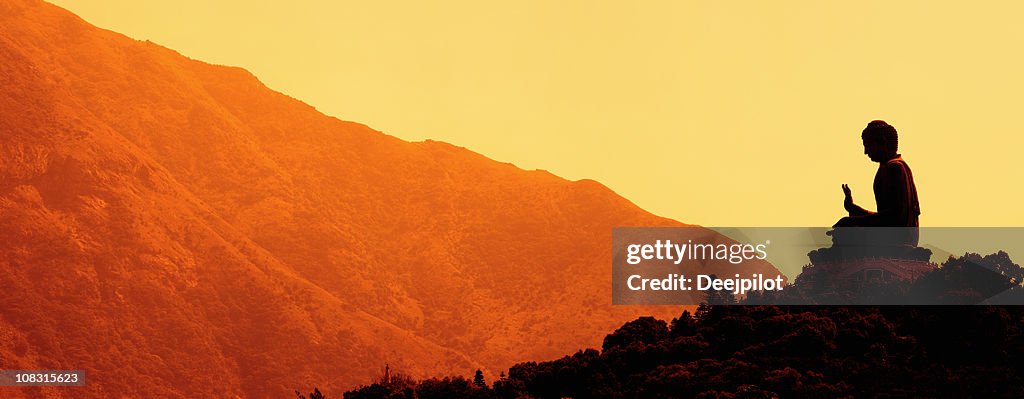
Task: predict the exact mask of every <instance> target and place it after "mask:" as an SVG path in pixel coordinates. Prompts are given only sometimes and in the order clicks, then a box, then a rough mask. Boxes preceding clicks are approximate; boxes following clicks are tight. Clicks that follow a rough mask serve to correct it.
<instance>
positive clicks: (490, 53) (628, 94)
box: [54, 0, 1024, 226]
mask: <svg viewBox="0 0 1024 399" xmlns="http://www.w3.org/2000/svg"><path fill="white" fill-rule="evenodd" d="M54 3H56V4H58V5H60V6H62V7H65V8H67V9H69V10H71V11H73V12H75V13H76V14H78V15H80V16H82V17H83V18H84V19H86V20H87V21H89V22H91V23H93V24H95V25H98V26H100V27H103V28H107V29H111V30H114V31H117V32H121V33H124V34H126V35H128V36H131V37H134V38H137V39H149V40H152V41H154V42H157V43H159V44H162V45H164V46H167V47H170V48H173V49H175V50H178V51H179V52H181V53H182V54H185V55H187V56H189V57H192V58H197V59H201V60H204V61H207V62H213V63H218V64H227V65H237V66H242V67H244V68H246V69H248V70H250V71H252V72H253V73H254V74H256V76H258V77H259V78H260V79H261V80H262V81H263V82H264V83H266V84H267V85H268V86H269V87H271V88H273V89H275V90H278V91H281V92H284V93H286V94H289V95H291V96H293V97H296V98H298V99H300V100H303V101H305V102H307V103H309V104H311V105H313V106H315V107H317V109H319V110H320V111H322V112H324V113H326V114H328V115H332V116H336V117H339V118H341V119H345V120H353V121H358V122H361V123H365V124H367V125H370V126H371V127H373V128H375V129H378V130H382V131H384V132H386V133H388V134H391V135H394V136H398V137H401V138H404V139H407V140H414V141H418V140H423V139H426V138H432V139H436V140H442V141H447V142H450V143H453V144H456V145H461V146H465V147H467V148H469V149H472V150H474V151H477V152H480V153H482V154H484V155H487V156H489V157H491V158H494V159H496V160H499V161H506V162H512V163H514V164H516V165H518V166H520V167H522V168H525V169H546V170H549V171H551V172H553V173H555V174H557V175H560V176H563V177H566V178H569V179H574V180H575V179H581V178H592V179H595V180H598V181H600V182H602V183H604V184H606V185H608V186H609V187H611V188H612V189H613V190H615V191H616V192H618V193H619V194H621V195H623V196H625V197H626V198H629V199H630V200H632V201H633V202H635V203H636V204H638V205H639V206H641V207H643V208H644V209H647V210H649V211H651V212H653V213H656V214H659V215H663V216H668V217H672V218H674V219H678V220H680V221H683V222H687V223H697V224H702V225H708V226H815V225H826V224H829V225H830V224H831V223H832V222H834V221H835V220H836V219H838V218H839V217H840V216H842V213H843V210H842V191H841V190H840V184H841V183H844V182H845V183H849V184H850V185H851V186H852V188H853V190H854V191H853V192H854V198H855V199H856V200H857V202H858V203H861V204H862V205H864V206H865V207H867V208H870V209H873V208H874V201H873V198H872V195H871V180H872V178H873V176H874V172H875V169H876V164H874V163H871V162H870V161H869V160H868V159H867V157H866V156H864V155H863V153H862V148H861V144H860V130H861V129H862V128H863V127H864V125H865V124H866V123H867V122H868V121H870V120H871V119H885V120H887V121H889V122H890V123H891V124H893V125H894V126H896V128H897V129H898V130H899V132H900V145H901V148H900V152H901V153H902V154H903V155H904V158H905V159H906V160H907V161H908V163H909V164H910V166H911V168H912V169H913V171H914V177H915V180H916V181H917V185H918V191H919V195H920V198H921V207H922V215H921V223H922V225H924V226H1024V210H1022V208H1021V207H1020V205H1018V204H1019V202H1020V197H1021V194H1022V193H1024V188H1022V187H1024V186H1022V185H1021V181H1022V180H1024V179H1022V177H1024V166H1022V162H1021V161H1020V160H1019V158H1018V153H1019V152H1020V149H1021V144H1022V143H1024V136H1022V133H1024V117H1021V114H1022V112H1021V109H1022V108H1024V107H1022V106H1024V99H1022V93H1024V73H1022V72H1021V71H1024V52H1022V51H1021V49H1022V48H1024V24H1021V23H1020V20H1021V17H1022V16H1024V3H1021V2H1012V1H1011V2H1005V3H998V2H984V3H983V4H970V5H969V6H968V5H967V4H966V3H965V4H963V5H953V2H927V1H920V2H911V1H900V2H887V1H881V2H833V1H824V2H823V1H806V2H759V1H750V2H712V1H704V2H685V1H665V2H622V1H617V2H612V1H608V2H598V1H517V2H500V3H499V2H479V1H463V2H452V1H436V2H393V1H358V2H355V1H352V2H347V1H336V0H306V1H299V2H263V3H265V4H258V3H259V2H256V1H251V0H250V1H238V0H219V1H207V0H166V1H165V0H150V1H141V0H140V1H128V0H124V1H118V0H57V1H54ZM292 3H297V4H292Z"/></svg>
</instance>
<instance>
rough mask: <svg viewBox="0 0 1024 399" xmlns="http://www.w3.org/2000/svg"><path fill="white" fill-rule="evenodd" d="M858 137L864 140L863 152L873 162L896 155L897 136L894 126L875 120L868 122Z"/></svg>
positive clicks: (885, 159) (882, 160)
mask: <svg viewBox="0 0 1024 399" xmlns="http://www.w3.org/2000/svg"><path fill="white" fill-rule="evenodd" d="M860 138H861V139H863V140H864V153H865V154H867V155H868V158H871V160H872V161H875V162H884V161H887V160H889V159H892V158H894V157H895V156H896V149H897V147H898V144H899V138H898V136H897V135H896V128H894V127H892V125H890V124H888V123H885V121H881V120H877V121H871V122H870V123H868V127H866V128H864V132H863V133H861V135H860Z"/></svg>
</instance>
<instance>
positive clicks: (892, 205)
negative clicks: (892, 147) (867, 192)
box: [845, 154, 921, 246]
mask: <svg viewBox="0 0 1024 399" xmlns="http://www.w3.org/2000/svg"><path fill="white" fill-rule="evenodd" d="M874 190H875V204H876V205H877V209H878V212H871V211H869V210H866V209H864V208H861V207H859V206H857V205H853V207H851V209H850V210H849V211H850V217H849V218H847V220H846V223H845V226H846V227H903V228H905V229H888V232H892V233H893V234H894V237H892V239H893V241H892V243H893V244H897V245H910V246H917V243H918V215H920V214H921V206H920V204H919V203H918V202H917V187H916V186H915V185H914V175H913V174H912V173H911V172H910V166H908V165H907V162H906V161H904V160H903V158H902V157H900V155H899V154H897V155H896V157H895V158H892V159H890V160H888V161H885V162H880V163H879V164H878V172H876V173H875V183H874ZM888 232H887V233H884V234H888ZM876 234H882V232H881V231H876Z"/></svg>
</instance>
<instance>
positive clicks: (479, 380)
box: [473, 369, 487, 388]
mask: <svg viewBox="0 0 1024 399" xmlns="http://www.w3.org/2000/svg"><path fill="white" fill-rule="evenodd" d="M473 385H475V386H477V387H480V388H487V381H484V372H483V371H480V369H477V370H476V374H474V375H473Z"/></svg>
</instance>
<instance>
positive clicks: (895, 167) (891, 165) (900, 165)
mask: <svg viewBox="0 0 1024 399" xmlns="http://www.w3.org/2000/svg"><path fill="white" fill-rule="evenodd" d="M885 168H886V169H888V170H890V171H892V172H901V173H906V172H907V171H909V170H910V165H907V161H904V160H903V158H902V157H896V158H893V159H890V160H888V161H885Z"/></svg>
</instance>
